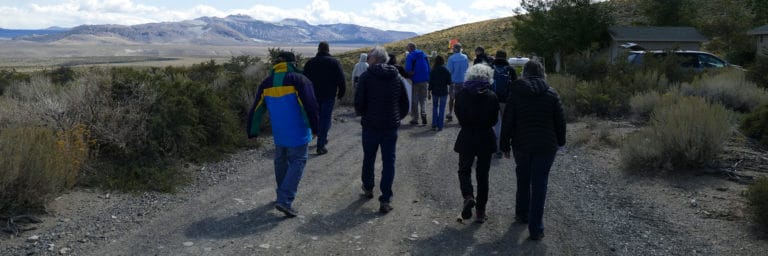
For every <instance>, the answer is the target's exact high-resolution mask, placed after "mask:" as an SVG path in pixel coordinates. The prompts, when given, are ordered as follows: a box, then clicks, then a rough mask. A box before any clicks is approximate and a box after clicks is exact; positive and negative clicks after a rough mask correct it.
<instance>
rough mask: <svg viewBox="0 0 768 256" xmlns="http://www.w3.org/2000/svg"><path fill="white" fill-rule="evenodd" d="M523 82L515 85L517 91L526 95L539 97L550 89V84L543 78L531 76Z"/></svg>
mask: <svg viewBox="0 0 768 256" xmlns="http://www.w3.org/2000/svg"><path fill="white" fill-rule="evenodd" d="M521 81H523V83H521V84H518V85H517V86H515V87H514V88H515V93H516V94H518V95H521V96H525V97H539V96H542V95H544V94H546V93H547V91H549V85H548V84H547V82H546V81H544V79H543V78H540V77H529V78H525V79H523V80H521Z"/></svg>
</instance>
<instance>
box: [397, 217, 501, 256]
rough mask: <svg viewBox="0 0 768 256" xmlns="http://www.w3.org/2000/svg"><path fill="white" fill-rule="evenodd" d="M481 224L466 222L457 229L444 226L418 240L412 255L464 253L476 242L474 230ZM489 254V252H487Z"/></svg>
mask: <svg viewBox="0 0 768 256" xmlns="http://www.w3.org/2000/svg"><path fill="white" fill-rule="evenodd" d="M482 226H483V225H480V224H474V223H472V224H468V225H466V226H463V227H461V228H459V229H456V228H454V227H446V228H444V229H443V230H442V231H441V232H440V233H439V234H437V235H435V236H432V237H430V238H427V239H425V240H420V241H419V242H417V243H416V245H415V246H414V248H413V251H412V254H413V255H466V254H465V253H463V252H467V250H469V249H468V248H470V247H472V246H473V245H475V244H476V243H477V240H476V239H475V231H477V230H478V229H480V228H481V227H482ZM489 255H490V254H489Z"/></svg>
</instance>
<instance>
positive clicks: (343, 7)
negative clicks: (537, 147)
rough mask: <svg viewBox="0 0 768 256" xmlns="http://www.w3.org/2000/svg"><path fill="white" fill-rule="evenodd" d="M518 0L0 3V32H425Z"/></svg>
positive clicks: (495, 13)
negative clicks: (251, 27)
mask: <svg viewBox="0 0 768 256" xmlns="http://www.w3.org/2000/svg"><path fill="white" fill-rule="evenodd" d="M519 2H520V1H519V0H378V1H364V0H334V1H330V0H276V1H274V0H273V1H264V0H256V1H249V0H213V1H203V0H164V1H155V0H2V1H0V14H2V15H0V28H6V29H39V28H47V27H51V26H59V27H74V26H77V25H83V24H122V25H134V24H142V23H150V22H162V21H181V20H188V19H194V18H198V17H202V16H216V17H224V16H227V15H230V14H245V15H249V16H251V17H253V18H255V19H259V20H266V21H278V20H281V19H284V18H298V19H303V20H306V21H307V22H309V23H310V24H315V25H317V24H333V23H353V24H358V25H363V26H370V27H375V28H380V29H389V30H402V31H413V32H417V33H428V32H432V31H436V30H440V29H444V28H448V27H452V26H455V25H459V24H464V23H469V22H474V21H481V20H487V19H493V18H498V17H506V16H511V15H513V13H514V9H515V8H516V7H518V6H519Z"/></svg>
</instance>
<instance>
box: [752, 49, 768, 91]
mask: <svg viewBox="0 0 768 256" xmlns="http://www.w3.org/2000/svg"><path fill="white" fill-rule="evenodd" d="M747 78H748V79H749V80H750V81H752V82H754V83H756V84H757V85H758V86H760V87H763V88H768V57H764V56H761V57H758V58H757V59H756V60H755V62H754V63H753V64H752V65H751V66H749V68H748V69H747Z"/></svg>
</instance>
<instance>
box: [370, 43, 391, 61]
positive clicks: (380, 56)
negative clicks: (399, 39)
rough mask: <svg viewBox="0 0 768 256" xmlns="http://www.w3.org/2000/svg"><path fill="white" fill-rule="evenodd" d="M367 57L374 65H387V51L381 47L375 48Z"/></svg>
mask: <svg viewBox="0 0 768 256" xmlns="http://www.w3.org/2000/svg"><path fill="white" fill-rule="evenodd" d="M368 57H370V58H374V59H375V60H376V61H375V62H374V63H375V64H381V63H387V61H389V54H388V53H387V49H384V47H383V46H379V45H377V46H375V47H373V49H371V51H370V52H369V53H368Z"/></svg>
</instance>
